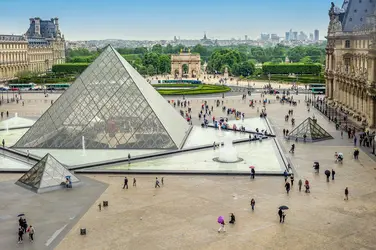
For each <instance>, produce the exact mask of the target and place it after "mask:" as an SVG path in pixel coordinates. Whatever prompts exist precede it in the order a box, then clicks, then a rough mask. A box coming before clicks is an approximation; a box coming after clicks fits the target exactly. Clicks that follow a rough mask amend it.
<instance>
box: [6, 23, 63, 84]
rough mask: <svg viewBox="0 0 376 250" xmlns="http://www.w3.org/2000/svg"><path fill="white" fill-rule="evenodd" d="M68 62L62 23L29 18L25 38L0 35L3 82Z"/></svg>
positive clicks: (23, 36)
mask: <svg viewBox="0 0 376 250" xmlns="http://www.w3.org/2000/svg"><path fill="white" fill-rule="evenodd" d="M64 62H65V40H64V35H62V34H61V31H60V28H59V19H58V18H52V19H51V20H41V19H40V18H38V17H36V18H30V26H29V29H28V30H27V32H26V33H25V34H24V35H22V36H21V35H0V82H6V81H8V80H11V79H15V78H16V76H17V74H18V73H20V72H25V71H31V72H41V73H42V72H46V71H49V70H50V69H51V68H52V65H54V64H60V63H64Z"/></svg>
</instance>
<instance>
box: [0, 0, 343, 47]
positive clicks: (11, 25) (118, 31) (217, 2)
mask: <svg viewBox="0 0 376 250" xmlns="http://www.w3.org/2000/svg"><path fill="white" fill-rule="evenodd" d="M331 1H333V0H185V1H179V0H177V1H176V0H175V1H174V0H105V1H104V0H33V1H31V0H0V34H23V33H25V32H26V30H27V29H28V26H29V18H30V17H40V18H41V19H46V20H49V19H51V18H52V17H59V22H60V30H61V31H62V33H63V34H64V35H65V39H66V40H102V39H125V40H172V39H173V38H174V36H177V37H180V38H181V39H200V38H202V37H203V35H204V32H206V34H207V36H208V38H211V39H231V38H236V39H239V38H241V39H244V36H245V35H248V37H249V38H251V39H256V38H258V37H259V36H260V34H261V33H276V34H278V35H280V36H284V34H285V32H286V31H288V30H290V29H293V30H294V31H304V32H305V33H307V34H309V33H313V30H315V29H318V30H319V31H320V39H323V38H324V36H325V33H326V31H327V27H328V23H329V17H328V10H329V8H330V2H331ZM334 3H335V4H336V5H337V6H341V5H342V3H343V0H334Z"/></svg>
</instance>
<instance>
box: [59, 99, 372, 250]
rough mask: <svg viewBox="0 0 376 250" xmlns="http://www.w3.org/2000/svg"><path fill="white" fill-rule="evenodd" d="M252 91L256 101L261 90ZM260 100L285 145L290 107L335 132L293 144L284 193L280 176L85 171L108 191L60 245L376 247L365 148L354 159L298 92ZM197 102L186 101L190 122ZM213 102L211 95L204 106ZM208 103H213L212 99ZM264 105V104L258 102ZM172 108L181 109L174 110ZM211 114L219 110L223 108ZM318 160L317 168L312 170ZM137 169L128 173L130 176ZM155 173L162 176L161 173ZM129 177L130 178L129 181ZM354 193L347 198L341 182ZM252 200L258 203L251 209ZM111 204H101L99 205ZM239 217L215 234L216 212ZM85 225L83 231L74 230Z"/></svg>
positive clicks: (243, 105) (237, 104)
mask: <svg viewBox="0 0 376 250" xmlns="http://www.w3.org/2000/svg"><path fill="white" fill-rule="evenodd" d="M251 98H256V99H260V96H259V95H256V96H251ZM270 98H271V100H272V101H271V104H270V105H267V106H266V109H267V112H268V117H269V120H270V122H271V124H272V126H273V129H274V131H275V133H276V134H277V137H278V139H279V141H280V144H281V145H282V147H283V148H284V151H285V152H287V151H288V148H289V147H290V145H291V143H292V142H289V141H285V140H284V139H283V137H282V132H281V131H282V129H283V128H285V129H289V130H290V131H291V130H292V129H293V127H292V125H291V123H290V122H285V121H284V115H285V114H287V110H289V109H293V110H294V117H295V119H296V123H295V124H296V126H298V125H299V123H300V122H302V121H303V120H304V119H305V118H307V116H308V115H310V116H312V115H313V114H314V115H315V117H316V118H317V119H318V123H319V124H320V125H321V126H322V127H323V128H324V129H326V130H327V131H328V132H329V133H330V134H331V135H332V136H333V137H334V139H333V140H327V141H321V142H317V143H313V144H310V143H298V144H297V146H296V151H295V154H294V155H289V154H288V153H286V155H288V157H289V158H290V160H291V162H292V164H293V169H294V172H295V182H294V186H293V188H292V191H291V192H290V194H289V195H287V194H286V192H285V190H284V179H283V178H279V177H256V179H255V180H252V181H250V180H249V178H247V177H232V176H217V177H215V176H165V185H164V186H163V187H161V188H159V189H155V188H154V180H155V176H150V175H142V176H135V177H136V179H137V187H132V186H131V185H130V187H129V189H128V190H123V189H122V183H123V176H110V175H90V176H89V177H90V178H93V179H96V180H99V181H102V182H105V183H108V184H109V187H108V189H107V190H106V191H105V192H104V193H103V194H102V196H101V197H100V198H99V199H98V200H97V201H96V202H95V203H94V205H93V206H92V207H91V208H90V209H89V210H88V211H87V213H86V214H85V215H84V216H83V217H82V218H81V220H80V221H79V222H78V223H77V224H76V225H75V226H74V227H73V228H72V230H71V231H70V232H69V233H68V234H67V236H66V237H65V238H64V239H63V240H62V241H61V243H60V244H59V245H58V246H57V248H56V249H58V250H60V249H230V248H232V249H250V248H255V249H331V250H333V249H375V246H376V239H375V237H374V236H373V235H374V234H375V233H376V226H375V225H376V224H375V223H376V206H375V202H376V186H375V185H374V183H375V177H376V164H375V162H374V161H372V160H371V158H369V157H368V156H367V155H366V154H365V153H364V152H361V153H360V157H359V160H354V159H352V157H351V155H352V151H353V145H352V141H351V140H347V139H341V137H340V132H339V131H336V130H335V127H334V124H333V123H331V122H329V121H328V120H327V119H325V118H324V117H323V116H322V115H321V114H320V113H319V112H317V111H315V110H314V109H312V108H311V111H310V112H309V113H308V112H307V109H306V107H305V105H304V101H303V100H304V95H299V96H294V98H296V99H299V100H300V104H298V106H297V107H293V106H290V105H287V104H285V105H281V104H279V103H277V102H274V98H275V97H270ZM201 102H202V100H201V99H194V100H192V110H193V111H192V112H193V114H194V115H192V117H193V118H194V123H195V124H200V121H199V120H198V118H197V114H198V112H199V110H200V105H201ZM210 103H213V104H214V101H213V100H209V104H210ZM224 103H225V105H226V106H227V107H234V108H237V109H239V110H241V111H243V112H245V114H246V117H253V116H256V115H257V106H256V108H254V109H252V108H249V107H248V101H241V100H240V98H239V97H231V98H225V100H224ZM213 106H214V105H213ZM258 107H259V109H261V105H258ZM177 109H178V108H177ZM214 115H215V116H216V117H219V116H221V115H224V114H223V113H222V111H221V109H220V108H218V109H215V110H214ZM335 151H337V152H342V153H343V154H344V156H345V159H344V163H343V164H342V165H338V164H336V163H335V162H334V157H333V155H334V152H335ZM314 161H319V162H320V165H321V169H320V174H318V175H317V174H315V173H314V172H313V169H312V164H313V162H314ZM326 169H328V170H332V169H334V170H335V171H336V176H335V180H334V181H329V182H326V177H325V175H324V174H323V172H324V171H325V170H326ZM133 177H134V176H128V178H129V179H130V180H131V179H132V178H133ZM158 177H161V176H158ZM299 179H303V181H304V180H305V179H308V180H309V181H310V184H311V193H310V194H306V193H304V192H299V191H298V188H297V183H298V180H299ZM130 184H132V181H130ZM346 187H348V188H349V191H350V196H349V200H348V201H345V200H344V189H345V188H346ZM251 198H255V200H256V209H255V211H254V212H251V210H250V205H249V203H250V199H251ZM104 200H108V201H109V207H107V208H104V209H103V210H102V211H101V212H99V211H98V206H97V205H98V203H99V202H101V201H104ZM280 205H287V206H288V207H289V208H290V209H289V210H287V212H286V214H287V216H286V222H285V223H284V224H280V223H279V220H278V215H277V208H278V207H279V206H280ZM231 212H233V213H234V214H235V215H236V219H237V222H236V224H235V225H233V226H232V225H226V229H227V232H226V233H217V230H218V228H219V225H218V224H217V223H216V220H217V217H218V216H219V215H223V216H225V218H226V220H228V217H229V213H231ZM81 227H85V228H86V229H87V235H86V236H80V235H79V228H81Z"/></svg>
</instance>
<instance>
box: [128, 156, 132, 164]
mask: <svg viewBox="0 0 376 250" xmlns="http://www.w3.org/2000/svg"><path fill="white" fill-rule="evenodd" d="M128 164H131V154H128Z"/></svg>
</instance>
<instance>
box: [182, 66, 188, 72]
mask: <svg viewBox="0 0 376 250" xmlns="http://www.w3.org/2000/svg"><path fill="white" fill-rule="evenodd" d="M182 70H183V74H188V71H189V67H188V65H187V64H183V66H182Z"/></svg>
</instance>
